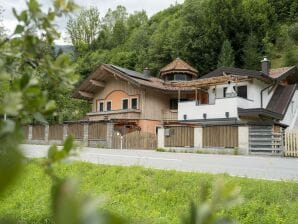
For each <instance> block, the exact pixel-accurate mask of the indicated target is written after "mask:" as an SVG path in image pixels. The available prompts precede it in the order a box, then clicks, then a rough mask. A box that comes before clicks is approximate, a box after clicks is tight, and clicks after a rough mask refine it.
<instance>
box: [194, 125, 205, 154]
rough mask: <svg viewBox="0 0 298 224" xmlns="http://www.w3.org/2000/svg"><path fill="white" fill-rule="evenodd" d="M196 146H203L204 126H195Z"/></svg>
mask: <svg viewBox="0 0 298 224" xmlns="http://www.w3.org/2000/svg"><path fill="white" fill-rule="evenodd" d="M194 147H195V148H198V149H200V148H203V128H202V127H195V128H194Z"/></svg>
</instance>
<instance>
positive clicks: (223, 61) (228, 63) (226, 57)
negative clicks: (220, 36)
mask: <svg viewBox="0 0 298 224" xmlns="http://www.w3.org/2000/svg"><path fill="white" fill-rule="evenodd" d="M234 65H235V55H234V50H233V48H232V46H231V43H230V41H229V40H225V41H224V42H223V44H222V47H221V51H220V54H219V58H218V63H217V67H234Z"/></svg>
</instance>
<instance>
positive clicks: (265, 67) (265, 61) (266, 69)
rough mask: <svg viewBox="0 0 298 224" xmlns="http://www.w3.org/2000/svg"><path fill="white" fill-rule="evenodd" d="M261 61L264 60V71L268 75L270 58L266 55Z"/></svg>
mask: <svg viewBox="0 0 298 224" xmlns="http://www.w3.org/2000/svg"><path fill="white" fill-rule="evenodd" d="M261 62H262V72H263V73H264V74H266V75H269V71H270V60H268V58H267V57H266V56H264V59H263V60H262V61H261Z"/></svg>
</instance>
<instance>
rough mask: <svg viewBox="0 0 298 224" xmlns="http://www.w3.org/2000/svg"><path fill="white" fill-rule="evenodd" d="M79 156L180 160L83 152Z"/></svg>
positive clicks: (165, 159)
mask: <svg viewBox="0 0 298 224" xmlns="http://www.w3.org/2000/svg"><path fill="white" fill-rule="evenodd" d="M79 155H80V156H85V155H87V156H88V155H95V156H110V157H123V158H135V159H152V160H164V161H178V162H181V161H182V160H180V159H168V158H160V157H149V156H129V155H113V154H102V153H92V152H84V153H81V154H79Z"/></svg>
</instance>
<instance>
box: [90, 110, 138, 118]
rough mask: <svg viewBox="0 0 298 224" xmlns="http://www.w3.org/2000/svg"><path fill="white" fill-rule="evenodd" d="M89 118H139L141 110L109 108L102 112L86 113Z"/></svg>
mask: <svg viewBox="0 0 298 224" xmlns="http://www.w3.org/2000/svg"><path fill="white" fill-rule="evenodd" d="M87 116H89V119H90V120H111V119H140V116H141V110H138V109H128V110H111V111H103V112H91V113H88V114H87Z"/></svg>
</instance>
